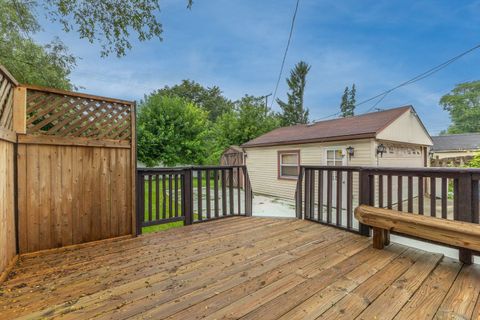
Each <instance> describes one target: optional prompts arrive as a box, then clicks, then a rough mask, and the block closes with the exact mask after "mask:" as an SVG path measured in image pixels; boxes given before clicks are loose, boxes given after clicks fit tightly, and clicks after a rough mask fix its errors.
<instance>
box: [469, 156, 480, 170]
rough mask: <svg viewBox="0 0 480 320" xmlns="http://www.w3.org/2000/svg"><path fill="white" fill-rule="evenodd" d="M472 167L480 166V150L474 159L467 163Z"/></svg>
mask: <svg viewBox="0 0 480 320" xmlns="http://www.w3.org/2000/svg"><path fill="white" fill-rule="evenodd" d="M467 166H468V167H470V168H480V152H478V153H477V154H475V156H474V157H473V159H472V160H470V162H469V163H468V164H467Z"/></svg>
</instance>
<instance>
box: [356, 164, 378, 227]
mask: <svg viewBox="0 0 480 320" xmlns="http://www.w3.org/2000/svg"><path fill="white" fill-rule="evenodd" d="M374 182H375V180H374V179H373V175H371V174H370V173H369V172H368V171H367V170H363V169H362V170H360V195H359V204H366V205H369V206H371V205H373V203H374V200H375V199H374V195H375V193H374V190H375V189H374V188H375V185H374ZM359 231H360V234H361V235H362V236H367V237H370V227H369V226H367V225H365V224H363V223H359Z"/></svg>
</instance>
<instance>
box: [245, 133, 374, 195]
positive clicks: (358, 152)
mask: <svg viewBox="0 0 480 320" xmlns="http://www.w3.org/2000/svg"><path fill="white" fill-rule="evenodd" d="M373 145H374V142H373V140H372V139H362V140H350V141H341V142H338V141H337V142H330V143H308V144H298V145H286V146H273V147H253V148H245V151H246V154H247V158H246V164H247V168H248V173H249V177H250V181H251V184H252V188H253V192H255V193H259V194H265V195H271V196H276V197H279V198H285V199H292V200H293V199H294V195H295V188H296V185H297V180H296V179H278V152H279V151H289V150H299V151H300V162H301V164H302V165H327V163H326V158H327V157H326V153H325V150H326V148H329V147H330V148H341V149H345V148H347V147H349V146H352V147H354V148H355V156H354V157H352V158H351V159H346V160H345V165H352V166H374V165H375V163H374V159H375V158H374V157H373V156H372V154H373V151H372V148H373Z"/></svg>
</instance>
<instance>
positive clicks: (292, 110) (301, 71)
mask: <svg viewBox="0 0 480 320" xmlns="http://www.w3.org/2000/svg"><path fill="white" fill-rule="evenodd" d="M308 71H310V66H309V65H308V64H307V63H306V62H304V61H300V62H299V63H297V64H296V65H295V67H294V68H293V69H292V70H291V71H290V77H289V78H288V79H287V84H288V87H289V91H290V92H288V93H287V97H288V102H283V101H282V100H280V99H277V103H278V105H279V106H280V108H281V109H282V114H281V119H282V125H284V126H290V125H294V124H299V123H308V113H309V112H308V109H305V108H304V106H303V96H304V93H305V85H306V78H307V74H308Z"/></svg>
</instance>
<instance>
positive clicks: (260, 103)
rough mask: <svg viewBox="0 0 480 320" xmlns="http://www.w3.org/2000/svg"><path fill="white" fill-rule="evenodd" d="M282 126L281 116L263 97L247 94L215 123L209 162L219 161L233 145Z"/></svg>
mask: <svg viewBox="0 0 480 320" xmlns="http://www.w3.org/2000/svg"><path fill="white" fill-rule="evenodd" d="M279 126H280V118H279V117H278V115H277V114H275V113H274V112H272V111H271V110H270V108H268V107H267V106H266V105H265V104H264V100H263V97H254V96H249V95H245V96H244V97H243V98H242V99H240V100H238V101H236V102H235V107H234V109H233V110H232V111H230V112H227V113H224V114H223V115H221V116H220V117H219V118H218V119H217V122H216V123H215V125H214V128H213V131H212V136H213V137H214V141H213V149H212V152H211V156H210V158H209V161H208V162H209V163H218V160H219V159H220V155H221V153H222V152H223V151H224V150H225V149H226V148H228V147H229V146H231V145H241V144H243V143H245V142H247V141H249V140H251V139H254V138H256V137H258V136H260V135H262V134H264V133H266V132H268V131H271V130H273V129H275V128H278V127H279Z"/></svg>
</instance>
